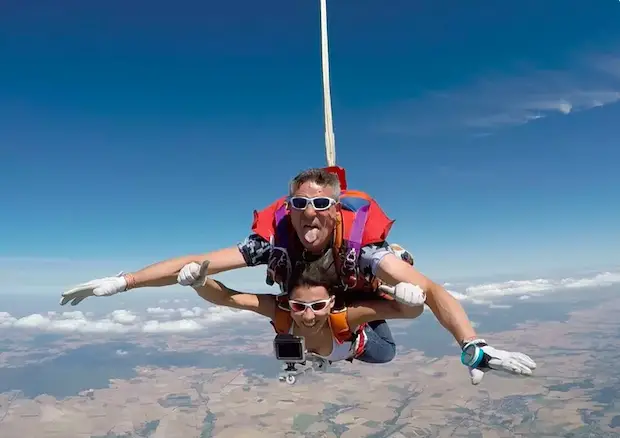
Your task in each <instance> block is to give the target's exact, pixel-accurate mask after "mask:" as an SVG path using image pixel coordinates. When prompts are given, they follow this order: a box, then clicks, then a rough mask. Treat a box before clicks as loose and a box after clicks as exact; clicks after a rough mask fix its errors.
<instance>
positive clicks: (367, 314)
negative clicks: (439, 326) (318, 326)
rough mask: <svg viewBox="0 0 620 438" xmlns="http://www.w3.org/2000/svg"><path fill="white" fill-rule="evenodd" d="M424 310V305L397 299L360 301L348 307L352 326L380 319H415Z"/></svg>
mask: <svg viewBox="0 0 620 438" xmlns="http://www.w3.org/2000/svg"><path fill="white" fill-rule="evenodd" d="M423 312H424V306H407V305H404V304H401V303H399V302H397V301H389V300H372V301H360V302H358V303H354V304H353V305H351V306H349V307H348V312H347V319H348V322H349V325H350V326H351V327H355V326H358V325H360V324H364V323H365V322H370V321H376V320H378V319H400V318H402V319H413V318H417V317H418V316H420V315H421V314H422V313H423Z"/></svg>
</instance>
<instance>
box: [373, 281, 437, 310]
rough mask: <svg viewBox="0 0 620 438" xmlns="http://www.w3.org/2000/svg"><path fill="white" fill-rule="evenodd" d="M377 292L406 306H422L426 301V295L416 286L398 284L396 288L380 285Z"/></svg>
mask: <svg viewBox="0 0 620 438" xmlns="http://www.w3.org/2000/svg"><path fill="white" fill-rule="evenodd" d="M379 290H380V291H381V292H384V293H386V294H388V295H391V296H393V297H394V299H395V300H396V301H398V302H399V303H403V304H406V305H408V306H422V305H423V304H424V302H425V301H426V293H425V292H424V291H423V290H422V288H421V287H420V286H418V285H417V284H411V283H402V282H401V283H398V284H397V285H396V286H389V285H387V284H382V285H380V286H379Z"/></svg>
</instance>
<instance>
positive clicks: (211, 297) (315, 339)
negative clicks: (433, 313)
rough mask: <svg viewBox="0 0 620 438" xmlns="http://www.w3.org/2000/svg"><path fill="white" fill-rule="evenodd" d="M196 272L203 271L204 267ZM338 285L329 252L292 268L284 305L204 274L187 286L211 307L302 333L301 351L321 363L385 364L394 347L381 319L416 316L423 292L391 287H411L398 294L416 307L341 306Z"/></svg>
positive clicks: (360, 303)
mask: <svg viewBox="0 0 620 438" xmlns="http://www.w3.org/2000/svg"><path fill="white" fill-rule="evenodd" d="M202 270H204V272H206V271H207V269H206V267H203V269H202ZM340 284H341V283H340V281H339V278H338V276H337V273H336V269H335V268H334V261H333V256H332V253H331V251H330V252H327V253H326V254H325V255H324V256H323V257H322V258H320V259H318V260H316V261H314V262H311V263H309V264H306V265H302V266H301V267H300V269H298V270H296V271H294V272H293V275H292V276H291V278H290V281H289V284H288V286H289V288H288V291H289V292H288V309H284V308H283V307H282V306H281V305H280V306H279V305H278V302H277V301H276V297H275V296H274V295H266V294H252V293H244V292H238V291H235V290H232V289H230V288H228V287H226V286H225V285H224V284H222V283H221V282H219V281H216V280H213V279H211V278H209V277H205V278H204V280H203V279H201V281H199V282H197V283H196V284H195V285H194V286H192V287H193V288H194V290H196V292H197V293H198V295H200V296H201V297H202V298H203V299H205V300H206V301H209V302H211V303H213V304H215V305H220V306H226V307H231V308H235V309H241V310H249V311H251V312H254V313H258V314H259V315H262V316H265V317H267V318H269V319H270V320H271V322H272V324H273V326H274V328H275V330H276V332H277V333H280V334H284V333H289V334H292V335H296V336H303V337H304V340H305V346H306V349H307V352H308V353H313V354H314V355H316V356H319V357H320V358H322V359H324V360H326V361H330V362H335V361H341V360H349V361H351V360H353V359H357V360H360V361H362V362H368V363H386V362H390V361H391V360H392V359H393V358H394V356H395V354H396V346H395V343H394V339H393V337H392V333H391V331H390V328H389V327H388V325H387V323H386V322H385V320H386V319H397V318H406V319H413V318H416V317H418V316H420V315H421V314H422V312H423V311H424V298H425V297H424V293H423V292H422V291H421V289H419V288H417V287H416V286H414V285H411V284H407V283H400V284H399V285H398V286H396V287H397V288H400V289H407V288H409V289H411V290H410V291H399V292H400V294H403V293H405V294H406V295H409V296H410V297H411V296H412V294H418V299H417V300H416V301H417V302H416V305H410V306H403V305H400V304H399V303H397V302H396V301H389V300H384V299H378V300H371V301H358V302H352V303H347V304H346V305H343V304H338V303H337V302H336V299H335V294H336V291H337V287H338V286H339V285H340ZM409 301H410V302H411V303H413V300H411V299H410V300H409Z"/></svg>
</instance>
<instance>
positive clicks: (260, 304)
mask: <svg viewBox="0 0 620 438" xmlns="http://www.w3.org/2000/svg"><path fill="white" fill-rule="evenodd" d="M193 288H194V290H195V291H196V292H197V293H198V295H200V297H201V298H203V299H204V300H206V301H209V302H210V303H213V304H215V305H218V306H225V307H231V308H233V309H239V310H249V311H251V312H254V313H258V314H259V315H263V316H266V317H267V318H270V319H274V318H275V314H276V299H275V297H274V296H273V295H266V294H265V295H262V294H261V295H257V294H251V293H244V292H239V291H236V290H233V289H230V288H228V287H226V286H225V285H224V284H222V283H221V282H219V281H217V280H213V279H212V278H207V280H206V281H205V283H204V286H193Z"/></svg>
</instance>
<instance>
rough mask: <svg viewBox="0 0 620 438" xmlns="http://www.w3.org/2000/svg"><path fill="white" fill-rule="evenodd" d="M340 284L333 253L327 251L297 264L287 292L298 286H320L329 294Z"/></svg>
mask: <svg viewBox="0 0 620 438" xmlns="http://www.w3.org/2000/svg"><path fill="white" fill-rule="evenodd" d="M339 285H340V279H339V277H338V273H337V271H336V265H335V263H334V254H333V252H332V251H327V252H326V253H325V254H323V255H322V256H321V257H320V258H319V259H317V260H314V261H312V262H309V263H302V264H300V265H298V267H297V268H296V269H294V270H293V273H292V275H291V277H290V280H289V284H288V291H289V294H290V293H292V292H293V291H294V290H295V289H296V288H298V287H317V286H322V287H324V288H325V289H327V293H328V294H329V295H330V296H331V295H333V294H334V291H335V290H336V289H337V287H338V286H339Z"/></svg>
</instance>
